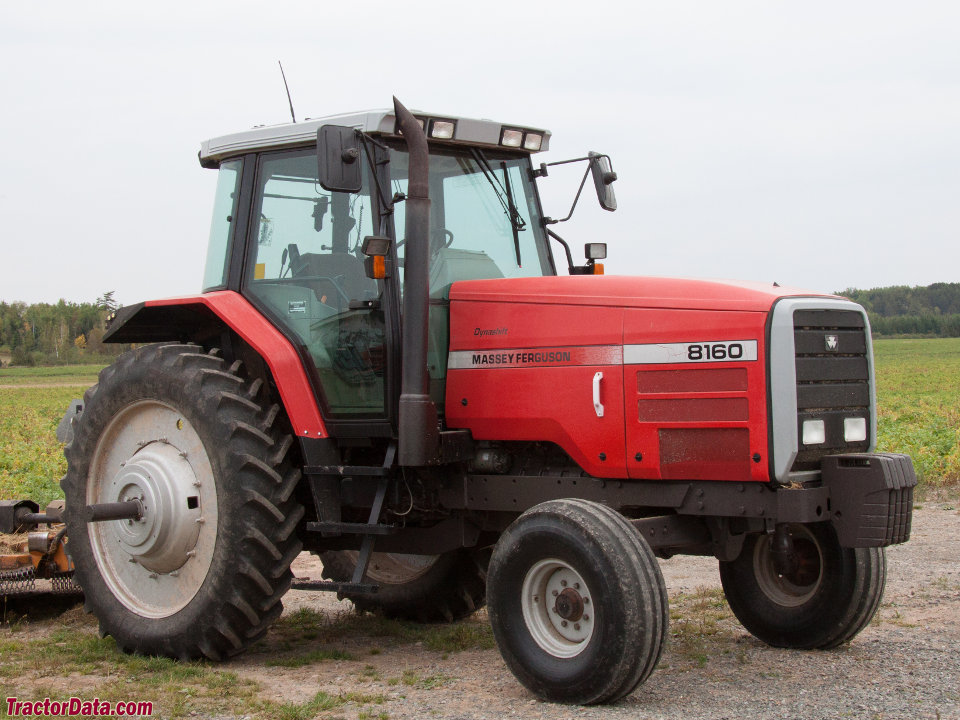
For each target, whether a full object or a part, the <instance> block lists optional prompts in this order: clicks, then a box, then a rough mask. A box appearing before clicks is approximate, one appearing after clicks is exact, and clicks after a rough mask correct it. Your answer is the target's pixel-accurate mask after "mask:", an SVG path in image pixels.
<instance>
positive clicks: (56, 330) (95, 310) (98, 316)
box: [0, 291, 126, 366]
mask: <svg viewBox="0 0 960 720" xmlns="http://www.w3.org/2000/svg"><path fill="white" fill-rule="evenodd" d="M117 308H118V304H117V302H116V301H115V300H114V298H113V292H112V291H111V292H107V293H104V294H103V295H102V296H101V297H99V298H97V300H96V301H95V302H92V303H73V302H67V301H66V300H60V301H59V302H57V303H56V304H53V305H52V304H49V303H35V304H32V305H28V304H26V303H22V302H13V303H6V302H0V353H3V354H4V355H5V356H7V357H8V358H9V359H8V360H7V362H8V363H9V364H10V365H17V366H31V365H71V364H76V363H103V362H110V361H111V360H112V359H113V358H115V357H116V356H117V355H118V354H119V353H120V352H122V350H123V349H125V347H126V346H118V345H115V344H111V343H104V342H103V334H104V332H105V329H106V319H107V317H108V316H109V315H110V313H112V312H114V311H115V310H116V309H117ZM0 360H2V358H0Z"/></svg>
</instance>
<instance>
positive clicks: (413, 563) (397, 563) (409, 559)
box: [345, 550, 440, 585]
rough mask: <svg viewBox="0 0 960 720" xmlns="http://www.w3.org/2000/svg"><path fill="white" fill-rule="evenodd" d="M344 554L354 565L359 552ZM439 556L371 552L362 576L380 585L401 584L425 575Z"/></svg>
mask: <svg viewBox="0 0 960 720" xmlns="http://www.w3.org/2000/svg"><path fill="white" fill-rule="evenodd" d="M345 554H346V555H347V556H348V557H349V558H350V560H351V561H352V562H353V564H354V567H356V565H357V563H358V562H359V561H360V553H358V552H356V551H355V550H347V551H345ZM439 558H440V556H439V555H410V554H406V553H373V554H372V555H371V556H370V564H369V565H368V566H367V572H366V573H365V574H364V577H365V578H367V579H368V580H370V581H371V582H374V583H377V584H380V585H403V584H405V583H408V582H413V581H414V580H417V579H418V578H421V577H423V576H424V575H426V574H427V573H428V572H430V569H431V568H432V567H433V566H434V565H435V564H436V562H437V560H438V559H439Z"/></svg>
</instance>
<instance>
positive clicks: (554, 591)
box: [550, 590, 560, 597]
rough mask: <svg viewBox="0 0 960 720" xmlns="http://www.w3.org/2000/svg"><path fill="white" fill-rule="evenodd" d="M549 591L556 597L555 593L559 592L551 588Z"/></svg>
mask: <svg viewBox="0 0 960 720" xmlns="http://www.w3.org/2000/svg"><path fill="white" fill-rule="evenodd" d="M550 592H551V593H553V596H554V597H556V596H557V595H559V594H560V593H558V592H557V591H556V590H551V591H550Z"/></svg>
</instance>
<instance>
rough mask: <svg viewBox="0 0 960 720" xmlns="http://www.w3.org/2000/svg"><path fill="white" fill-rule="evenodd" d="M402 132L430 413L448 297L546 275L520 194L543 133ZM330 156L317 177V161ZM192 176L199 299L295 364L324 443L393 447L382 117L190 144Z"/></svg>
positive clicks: (390, 239) (396, 343) (392, 302)
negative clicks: (196, 186)
mask: <svg viewBox="0 0 960 720" xmlns="http://www.w3.org/2000/svg"><path fill="white" fill-rule="evenodd" d="M416 119H417V121H418V124H419V125H420V126H421V127H422V128H423V129H424V133H425V134H426V136H427V137H428V138H429V144H428V147H429V170H428V174H427V182H428V186H429V199H430V203H429V232H428V237H427V242H426V244H427V246H428V247H427V248H425V251H426V255H427V258H428V270H427V272H428V288H427V293H428V299H427V304H428V306H429V310H428V317H429V320H428V325H429V328H428V338H429V339H428V349H427V361H426V366H427V372H428V376H429V380H428V384H429V396H430V399H431V401H432V402H433V403H434V405H435V406H436V407H437V408H440V409H441V412H442V408H443V401H444V385H445V376H446V364H447V344H448V324H449V299H448V296H449V290H450V287H451V286H452V284H453V283H455V282H457V281H459V280H473V279H485V278H516V277H540V276H547V275H556V274H557V268H556V265H555V263H554V259H553V256H552V254H551V252H550V247H549V243H548V240H547V238H548V230H547V227H548V223H550V222H552V221H550V219H549V218H544V216H543V213H542V210H541V206H540V199H539V196H538V194H537V187H536V177H537V176H538V175H545V174H546V172H547V170H546V166H545V165H544V166H541V167H540V169H536V170H535V169H534V167H533V165H532V163H531V156H532V155H533V154H534V153H536V152H539V151H541V150H546V149H547V147H548V145H549V139H550V133H549V132H547V131H545V130H540V129H534V128H522V127H518V126H512V125H501V124H500V123H496V122H492V121H488V120H471V119H466V118H449V117H446V116H445V117H442V118H441V117H435V116H433V115H429V114H421V113H416ZM325 138H326V139H325ZM330 138H332V139H330ZM341 142H342V143H345V145H344V147H346V150H344V148H342V147H341V146H340V145H337V147H336V152H335V153H334V162H333V163H332V169H330V168H331V164H330V163H329V162H327V163H326V165H325V160H324V158H326V157H327V156H329V154H330V152H331V149H330V148H329V147H327V145H330V144H331V143H341ZM347 146H349V147H347ZM347 150H349V152H347ZM318 157H319V158H320V161H319V162H318ZM598 157H600V156H598ZM200 160H201V163H202V164H203V165H205V166H207V167H216V168H218V169H219V181H218V186H217V191H216V201H215V205H214V207H215V209H214V217H213V223H212V227H211V234H210V244H209V250H208V256H207V263H206V269H205V273H204V286H203V290H204V292H205V293H207V292H212V291H216V290H227V289H229V290H235V291H238V292H240V293H241V294H242V295H243V296H244V297H245V298H246V299H247V300H248V301H249V302H250V303H252V304H253V305H254V306H255V307H256V308H257V309H258V310H259V311H260V312H261V313H262V314H263V315H264V316H266V317H267V318H268V319H269V320H270V321H271V322H272V323H273V324H275V326H276V327H277V328H279V329H280V330H281V332H282V333H283V334H284V335H285V336H286V337H287V339H288V340H290V341H291V342H292V343H293V344H294V345H295V346H296V347H297V348H299V351H300V354H301V357H302V361H303V363H304V365H305V367H306V368H307V369H308V374H309V376H310V378H311V381H312V382H313V384H314V391H315V394H316V398H317V401H318V403H319V405H320V407H321V408H322V412H323V415H324V420H325V423H326V425H327V427H328V428H329V429H330V430H331V434H334V435H336V434H337V429H338V428H340V429H342V430H344V431H345V432H347V433H350V432H353V431H356V429H357V428H358V427H359V426H363V427H364V434H365V435H368V436H369V435H377V434H380V435H382V436H389V435H391V434H393V435H395V433H396V418H397V415H398V409H397V399H398V396H399V378H400V373H401V355H402V354H403V353H402V352H401V345H402V342H401V336H400V327H401V317H402V316H403V314H404V313H403V310H402V308H403V294H404V289H405V274H406V264H407V255H408V253H407V250H408V248H409V245H408V238H407V236H406V234H405V231H404V228H405V225H406V215H407V207H408V205H409V203H408V201H407V198H408V195H409V193H410V189H409V187H408V184H409V173H410V152H409V150H408V147H407V143H406V141H405V139H404V138H403V136H402V134H401V132H400V130H399V126H398V123H397V120H396V114H395V112H394V111H387V110H383V111H378V112H367V113H362V114H355V115H348V116H337V117H333V118H328V119H321V120H309V121H308V122H305V123H299V124H286V125H281V126H277V127H271V128H257V129H254V130H251V131H248V132H245V133H239V134H234V135H230V136H226V137H221V138H217V139H214V140H210V141H208V142H206V143H204V144H203V146H202V149H201V152H200ZM591 164H592V165H597V163H596V162H595V161H593V160H592V159H591ZM606 169H607V170H609V167H608V166H607V168H606ZM344 172H345V173H347V175H349V176H350V177H351V181H350V183H348V185H344V184H343V182H342V179H343V175H342V173H344ZM338 173H340V175H337V174H338ZM334 175H337V177H336V178H333V176H334ZM584 180H586V173H585V174H584ZM582 187H583V185H582V184H581V189H582ZM609 192H612V191H609ZM578 196H579V193H578ZM367 238H378V239H379V240H380V242H379V243H374V245H376V247H377V248H379V249H377V250H374V251H371V250H370V249H369V248H365V240H366V239H367ZM417 242H420V241H419V239H418V240H417ZM561 242H562V241H561ZM564 247H565V245H564ZM365 249H367V251H368V253H371V254H372V253H373V252H376V253H377V254H378V256H379V258H380V260H379V262H380V265H381V268H382V269H381V270H380V271H379V272H372V271H370V270H369V269H368V268H367V266H368V265H369V264H370V263H369V262H368V258H369V255H365V252H364V251H365ZM567 255H568V256H569V250H568V249H567ZM570 264H571V266H572V263H570ZM351 429H352V430H351Z"/></svg>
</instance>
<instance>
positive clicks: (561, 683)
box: [487, 500, 668, 705]
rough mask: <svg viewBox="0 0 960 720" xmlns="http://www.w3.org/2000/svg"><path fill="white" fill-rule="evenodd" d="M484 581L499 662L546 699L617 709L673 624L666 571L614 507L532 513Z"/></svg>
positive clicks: (511, 533)
mask: <svg viewBox="0 0 960 720" xmlns="http://www.w3.org/2000/svg"><path fill="white" fill-rule="evenodd" d="M488 582H489V586H488V587H489V592H488V596H487V598H488V609H489V613H490V623H491V625H492V626H493V634H494V637H495V638H496V641H497V645H498V647H499V648H500V654H501V655H502V656H503V659H504V661H505V662H506V663H507V666H508V667H509V668H510V670H511V671H512V672H513V674H514V675H515V676H516V677H517V679H518V680H519V681H520V682H521V683H523V685H525V686H526V687H527V688H528V689H529V690H530V691H531V692H533V693H534V694H535V695H537V696H539V697H540V698H542V699H544V700H548V701H551V702H565V703H578V704H584V705H586V704H593V703H602V702H613V701H615V700H618V699H620V698H622V697H624V696H626V695H629V694H630V693H631V692H633V690H634V689H635V688H636V687H637V686H638V685H639V684H640V683H642V682H643V681H644V680H646V679H647V677H648V676H649V675H650V673H651V672H653V669H654V668H655V667H656V665H657V662H658V661H659V659H660V654H661V652H662V650H663V644H664V640H665V638H666V634H667V624H668V617H667V594H666V587H665V585H664V582H663V577H662V576H661V574H660V567H659V565H658V564H657V561H656V558H655V557H654V555H653V552H652V551H651V550H650V546H649V545H647V543H646V541H645V540H644V539H643V538H642V537H641V536H640V534H639V533H638V532H637V531H636V530H635V529H634V528H633V526H631V525H630V524H629V523H628V522H627V521H626V519H625V518H624V517H623V516H621V515H620V514H619V513H617V512H615V511H614V510H611V509H610V508H608V507H605V506H603V505H599V504H597V503H593V502H588V501H585V500H555V501H550V502H546V503H542V504H541V505H537V506H536V507H534V508H531V509H530V510H528V511H527V512H525V513H524V514H523V515H521V516H520V517H519V518H518V519H517V520H516V521H515V522H514V523H513V524H512V525H511V526H510V527H509V528H507V530H506V531H505V532H504V533H503V535H502V536H501V537H500V540H499V542H498V543H497V545H496V547H495V548H494V551H493V557H492V558H491V560H490V572H489V577H488Z"/></svg>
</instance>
